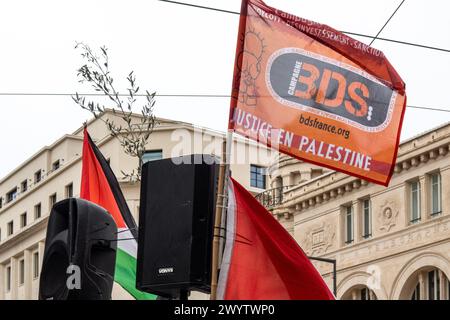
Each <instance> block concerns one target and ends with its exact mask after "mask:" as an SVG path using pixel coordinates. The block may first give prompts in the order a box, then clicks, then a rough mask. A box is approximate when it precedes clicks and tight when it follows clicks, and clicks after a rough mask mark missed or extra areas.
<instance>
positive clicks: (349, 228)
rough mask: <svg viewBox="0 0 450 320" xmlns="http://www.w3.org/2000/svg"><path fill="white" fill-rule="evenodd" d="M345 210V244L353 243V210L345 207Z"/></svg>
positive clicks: (350, 207)
mask: <svg viewBox="0 0 450 320" xmlns="http://www.w3.org/2000/svg"><path fill="white" fill-rule="evenodd" d="M344 209H345V243H347V244H348V243H352V242H353V208H352V206H351V205H350V206H346V207H344Z"/></svg>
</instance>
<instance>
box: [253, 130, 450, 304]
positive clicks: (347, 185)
mask: <svg viewBox="0 0 450 320" xmlns="http://www.w3.org/2000/svg"><path fill="white" fill-rule="evenodd" d="M449 149H450V125H448V124H447V125H444V126H441V127H438V128H436V129H433V130H431V131H429V132H426V133H424V134H422V135H420V136H417V137H415V138H412V139H409V140H408V141H405V142H404V143H402V144H401V145H400V147H399V152H398V158H397V162H396V165H395V170H394V174H393V177H392V180H391V182H390V184H389V186H388V187H382V186H379V185H375V184H373V183H367V182H366V181H364V180H361V179H358V178H355V177H351V176H348V175H346V174H343V173H339V172H324V173H323V174H322V175H320V176H315V177H311V178H312V179H311V180H307V181H305V182H302V181H301V180H296V179H298V178H299V177H301V176H302V173H301V170H299V168H300V167H301V162H299V161H296V160H292V159H289V158H287V157H284V158H285V159H284V161H281V162H280V164H277V169H276V170H274V171H273V172H274V174H272V170H271V169H269V173H270V174H271V176H270V181H271V186H272V187H273V188H275V189H272V190H267V191H266V192H264V193H263V194H262V195H259V196H258V198H259V199H263V198H264V196H263V195H264V194H265V195H266V197H265V198H266V199H267V198H269V199H273V198H275V199H277V201H272V202H270V201H269V202H267V201H266V203H265V205H266V206H267V207H268V208H269V209H270V210H271V211H272V212H273V214H274V216H275V217H277V219H278V220H279V221H280V222H281V223H282V224H283V225H284V226H285V227H286V228H287V230H288V231H289V232H290V233H291V234H292V235H293V236H294V237H295V239H296V240H297V242H298V243H299V244H300V246H301V247H302V248H303V249H304V251H305V252H306V253H307V254H308V255H309V256H312V257H322V258H329V259H335V260H336V263H337V297H338V298H339V299H394V300H395V299H413V300H419V299H422V300H427V299H429V300H434V299H441V300H446V299H450V293H449V292H450V282H449V279H450V152H449ZM282 158H283V157H282ZM280 177H282V179H280ZM281 183H283V184H284V186H281V188H280V184H281ZM263 203H264V202H263ZM315 265H316V267H317V268H318V270H319V271H320V273H321V274H322V275H323V276H324V278H325V280H326V282H327V284H328V285H329V286H330V288H332V285H333V279H332V266H331V265H330V264H327V263H323V262H319V263H316V262H315Z"/></svg>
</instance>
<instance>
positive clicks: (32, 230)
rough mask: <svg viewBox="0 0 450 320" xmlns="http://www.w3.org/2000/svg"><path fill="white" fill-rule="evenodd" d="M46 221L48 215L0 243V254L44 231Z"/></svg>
mask: <svg viewBox="0 0 450 320" xmlns="http://www.w3.org/2000/svg"><path fill="white" fill-rule="evenodd" d="M48 219H49V215H45V216H43V217H42V218H40V219H39V220H37V221H35V222H33V223H32V224H30V225H28V226H27V227H25V228H24V229H22V230H21V231H20V232H19V233H16V234H15V235H13V236H10V237H8V238H6V239H4V240H3V241H2V242H0V253H2V252H4V251H6V250H8V249H10V248H12V247H14V246H16V245H18V244H20V243H21V242H22V241H24V240H26V239H27V238H29V237H30V235H32V234H36V233H37V232H39V231H42V230H45V229H46V228H47V223H48ZM0 263H2V261H0Z"/></svg>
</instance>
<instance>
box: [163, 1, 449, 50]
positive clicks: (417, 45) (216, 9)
mask: <svg viewBox="0 0 450 320" xmlns="http://www.w3.org/2000/svg"><path fill="white" fill-rule="evenodd" d="M157 1H161V2H166V3H172V4H178V5H182V6H187V7H193V8H197V9H205V10H212V11H218V12H223V13H231V14H240V13H239V12H237V11H230V10H223V9H219V8H213V7H206V6H199V5H196V4H191V3H186V2H179V1H171V0H157ZM402 3H403V2H402ZM399 7H400V6H399ZM397 10H398V8H397ZM397 10H396V11H397ZM394 13H395V12H394ZM391 18H392V16H391ZM391 18H390V19H391ZM386 24H387V23H386ZM383 28H384V26H383ZM341 32H342V33H345V34H348V35H354V36H360V37H364V38H369V39H377V40H382V41H387V42H393V43H398V44H402V45H407V46H413V47H418V48H423V49H429V50H437V51H443V52H450V49H444V48H439V47H434V46H427V45H423V44H418V43H413V42H407V41H400V40H395V39H388V38H378V35H379V34H378V35H377V36H375V37H374V36H370V35H367V34H361V33H356V32H350V31H341ZM380 32H381V30H380ZM380 32H379V33H380ZM372 42H373V41H372Z"/></svg>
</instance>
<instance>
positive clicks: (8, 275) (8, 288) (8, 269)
mask: <svg viewBox="0 0 450 320" xmlns="http://www.w3.org/2000/svg"><path fill="white" fill-rule="evenodd" d="M11 277H12V269H11V265H8V266H6V268H5V281H6V283H5V291H6V292H11V285H12V279H11Z"/></svg>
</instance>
